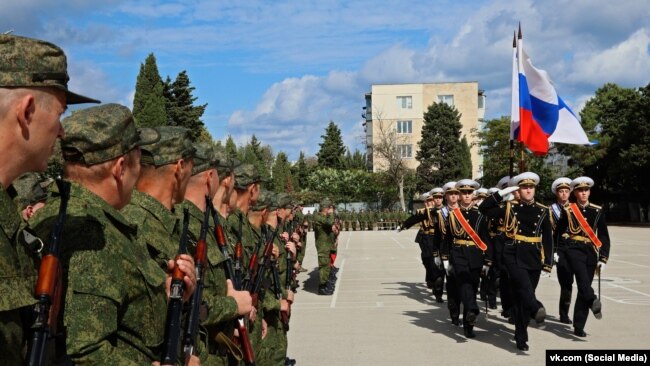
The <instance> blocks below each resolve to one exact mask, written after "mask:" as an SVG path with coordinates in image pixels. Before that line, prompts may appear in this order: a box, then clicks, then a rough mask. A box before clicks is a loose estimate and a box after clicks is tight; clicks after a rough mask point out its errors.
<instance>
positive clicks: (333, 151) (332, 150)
mask: <svg viewBox="0 0 650 366" xmlns="http://www.w3.org/2000/svg"><path fill="white" fill-rule="evenodd" d="M321 138H322V139H323V142H322V143H321V144H319V146H320V150H319V151H318V153H316V157H317V158H318V166H319V167H320V168H334V169H341V168H342V165H343V156H344V154H345V150H346V149H345V145H343V138H342V137H341V130H340V129H339V127H338V126H337V125H336V124H335V123H334V122H333V121H330V123H329V124H328V125H327V128H325V135H321Z"/></svg>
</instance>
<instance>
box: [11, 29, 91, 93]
mask: <svg viewBox="0 0 650 366" xmlns="http://www.w3.org/2000/svg"><path fill="white" fill-rule="evenodd" d="M68 80H70V77H69V76H68V64H67V60H66V57H65V53H64V52H63V50H62V49H61V48H59V47H57V46H55V45H54V44H52V43H49V42H45V41H41V40H38V39H33V38H26V37H20V36H16V35H13V34H0V87H52V88H56V89H59V90H63V91H64V92H65V94H66V100H67V104H79V103H99V101H98V100H96V99H92V98H88V97H85V96H83V95H79V94H76V93H73V92H71V91H69V90H68Z"/></svg>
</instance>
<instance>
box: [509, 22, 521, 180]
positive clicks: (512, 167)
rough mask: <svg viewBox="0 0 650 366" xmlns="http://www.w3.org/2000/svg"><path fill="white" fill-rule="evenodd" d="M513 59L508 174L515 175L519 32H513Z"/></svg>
mask: <svg viewBox="0 0 650 366" xmlns="http://www.w3.org/2000/svg"><path fill="white" fill-rule="evenodd" d="M512 61H513V66H512V95H513V98H512V99H513V100H512V108H511V111H510V112H511V113H512V114H513V115H512V116H511V117H510V168H509V169H508V176H509V177H511V178H512V177H513V175H514V170H515V136H514V130H513V120H514V118H515V116H514V114H515V113H517V115H519V107H518V105H519V103H517V108H515V97H514V96H515V93H517V99H519V90H515V89H518V85H519V84H518V83H516V80H517V79H518V78H519V75H518V72H517V67H516V62H517V33H516V32H513V33H512Z"/></svg>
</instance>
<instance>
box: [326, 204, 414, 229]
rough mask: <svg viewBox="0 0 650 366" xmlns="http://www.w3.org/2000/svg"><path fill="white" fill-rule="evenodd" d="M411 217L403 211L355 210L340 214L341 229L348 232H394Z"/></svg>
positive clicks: (344, 211)
mask: <svg viewBox="0 0 650 366" xmlns="http://www.w3.org/2000/svg"><path fill="white" fill-rule="evenodd" d="M408 216H409V215H408V214H407V213H406V212H403V211H390V210H384V211H374V210H364V209H361V210H359V211H355V210H354V209H352V210H350V211H347V210H343V211H340V212H338V218H339V220H340V221H341V228H342V229H343V230H346V231H356V230H362V231H363V230H392V229H395V228H396V227H397V225H398V224H399V223H400V222H402V221H404V220H405V219H406V218H407V217H408Z"/></svg>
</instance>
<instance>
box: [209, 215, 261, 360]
mask: <svg viewBox="0 0 650 366" xmlns="http://www.w3.org/2000/svg"><path fill="white" fill-rule="evenodd" d="M209 208H210V210H213V211H212V217H213V219H214V236H215V237H216V238H217V245H218V246H219V249H220V250H221V253H222V254H223V256H224V258H226V261H225V262H224V271H225V274H226V279H227V280H230V281H232V284H233V287H234V288H235V290H237V291H241V290H242V287H241V286H242V282H241V279H240V278H239V276H237V275H236V274H235V269H234V268H233V263H232V262H233V259H232V257H231V256H230V253H228V244H227V242H226V235H225V234H224V232H223V226H221V223H220V222H219V214H218V213H217V212H216V210H215V209H214V207H213V206H212V203H211V202H210V205H209ZM240 244H241V243H240ZM235 327H237V332H238V333H239V342H238V343H239V346H240V347H241V349H242V353H243V355H244V363H245V364H246V365H247V366H255V353H254V352H253V346H252V345H251V341H250V338H249V336H248V328H247V327H246V321H245V319H244V317H243V316H240V317H238V318H237V319H236V320H235Z"/></svg>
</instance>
